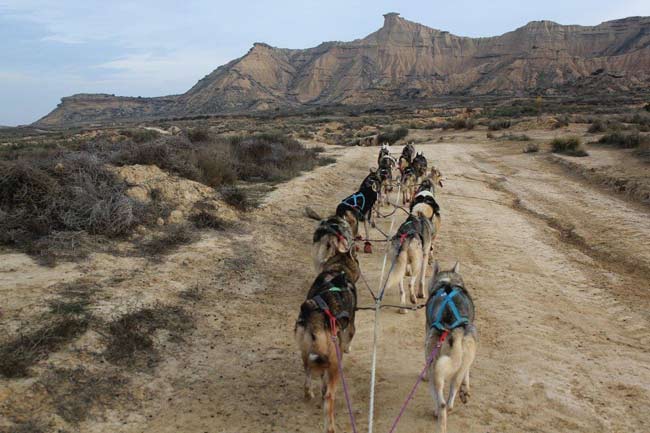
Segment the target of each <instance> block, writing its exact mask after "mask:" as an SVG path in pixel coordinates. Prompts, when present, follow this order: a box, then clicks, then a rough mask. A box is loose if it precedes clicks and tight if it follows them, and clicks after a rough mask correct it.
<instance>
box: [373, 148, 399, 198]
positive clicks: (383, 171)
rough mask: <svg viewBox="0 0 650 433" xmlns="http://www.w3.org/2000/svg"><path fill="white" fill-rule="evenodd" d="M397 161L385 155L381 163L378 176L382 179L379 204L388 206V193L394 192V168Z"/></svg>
mask: <svg viewBox="0 0 650 433" xmlns="http://www.w3.org/2000/svg"><path fill="white" fill-rule="evenodd" d="M395 165H396V161H395V159H394V158H393V157H392V156H390V155H384V156H383V157H382V158H381V160H380V161H379V169H378V170H377V174H378V175H379V178H380V179H381V187H380V189H379V203H380V204H384V205H386V204H388V193H389V192H390V191H392V190H393V185H392V183H393V167H395Z"/></svg>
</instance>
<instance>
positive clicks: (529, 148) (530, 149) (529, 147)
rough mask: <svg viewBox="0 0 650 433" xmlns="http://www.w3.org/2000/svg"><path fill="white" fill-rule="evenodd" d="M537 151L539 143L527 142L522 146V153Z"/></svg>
mask: <svg viewBox="0 0 650 433" xmlns="http://www.w3.org/2000/svg"><path fill="white" fill-rule="evenodd" d="M536 152H539V144H537V143H528V144H527V145H526V147H524V153H536Z"/></svg>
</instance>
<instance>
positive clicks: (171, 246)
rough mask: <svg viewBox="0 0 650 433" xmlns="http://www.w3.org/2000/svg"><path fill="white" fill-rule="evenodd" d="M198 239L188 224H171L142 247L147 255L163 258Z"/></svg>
mask: <svg viewBox="0 0 650 433" xmlns="http://www.w3.org/2000/svg"><path fill="white" fill-rule="evenodd" d="M197 239H198V236H197V234H196V233H194V232H193V231H192V229H191V228H190V227H189V226H188V225H186V224H171V225H168V226H165V227H164V228H163V230H161V231H160V232H158V233H156V234H155V235H154V237H153V238H152V239H150V240H148V241H145V242H143V243H142V244H141V245H140V250H141V251H142V253H144V254H145V255H149V256H162V255H165V254H170V253H172V252H173V251H175V250H176V249H177V248H178V247H180V246H181V245H187V244H190V243H192V242H195V241H196V240H197Z"/></svg>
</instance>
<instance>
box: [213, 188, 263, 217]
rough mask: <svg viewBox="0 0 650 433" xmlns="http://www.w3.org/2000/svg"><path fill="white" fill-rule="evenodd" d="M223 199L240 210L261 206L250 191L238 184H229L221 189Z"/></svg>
mask: <svg viewBox="0 0 650 433" xmlns="http://www.w3.org/2000/svg"><path fill="white" fill-rule="evenodd" d="M220 192H221V197H222V198H223V200H224V201H225V202H226V203H228V204H229V205H231V206H233V207H234V208H237V209H239V210H240V211H248V210H250V209H253V208H256V207H258V206H259V203H258V202H257V200H255V199H254V198H253V197H251V195H250V193H249V192H248V191H246V190H244V189H242V188H238V187H236V186H228V187H224V188H222V189H221V191H220Z"/></svg>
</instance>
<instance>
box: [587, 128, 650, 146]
mask: <svg viewBox="0 0 650 433" xmlns="http://www.w3.org/2000/svg"><path fill="white" fill-rule="evenodd" d="M644 140H645V137H644V136H642V135H640V134H639V131H630V132H623V131H614V132H610V133H609V134H605V135H604V136H603V137H602V138H601V139H600V140H598V142H599V143H602V144H607V145H610V146H616V147H620V148H623V149H633V148H636V147H639V146H640V145H641V143H643V141H644Z"/></svg>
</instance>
